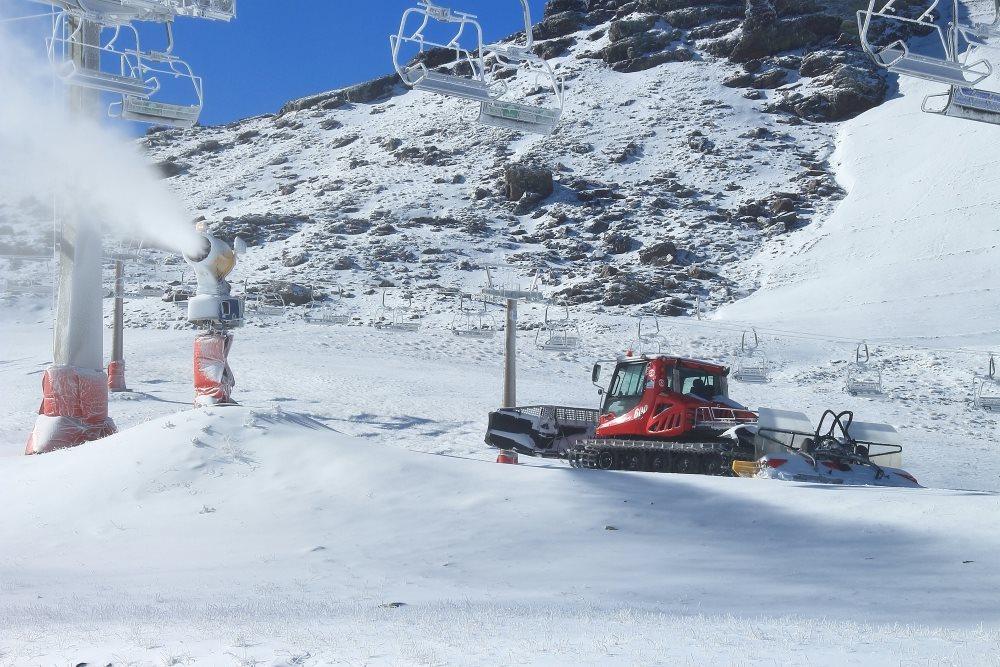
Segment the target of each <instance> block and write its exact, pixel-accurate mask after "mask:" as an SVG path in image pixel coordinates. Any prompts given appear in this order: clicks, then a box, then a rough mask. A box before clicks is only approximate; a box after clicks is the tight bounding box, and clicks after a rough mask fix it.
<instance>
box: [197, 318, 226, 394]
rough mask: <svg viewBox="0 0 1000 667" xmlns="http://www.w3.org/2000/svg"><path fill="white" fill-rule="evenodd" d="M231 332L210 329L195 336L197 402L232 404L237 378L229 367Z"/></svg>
mask: <svg viewBox="0 0 1000 667" xmlns="http://www.w3.org/2000/svg"><path fill="white" fill-rule="evenodd" d="M232 347H233V335H232V334H230V333H220V332H210V333H203V334H199V335H198V336H197V337H195V339H194V405H195V407H203V406H206V405H219V404H226V403H232V402H233V398H232V394H233V387H235V386H236V378H235V377H234V376H233V371H232V369H231V368H230V367H229V361H228V358H229V350H230V349H231V348H232Z"/></svg>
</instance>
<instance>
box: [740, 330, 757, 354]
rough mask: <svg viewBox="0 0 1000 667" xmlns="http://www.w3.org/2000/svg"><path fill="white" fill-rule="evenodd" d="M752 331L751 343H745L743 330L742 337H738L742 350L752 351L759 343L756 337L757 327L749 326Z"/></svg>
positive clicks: (745, 337)
mask: <svg viewBox="0 0 1000 667" xmlns="http://www.w3.org/2000/svg"><path fill="white" fill-rule="evenodd" d="M750 330H751V331H752V332H753V345H747V332H746V331H744V332H743V337H742V338H740V350H742V351H743V352H753V351H754V350H756V349H757V347H758V346H759V345H760V339H759V338H758V337H757V329H755V328H753V327H751V329H750Z"/></svg>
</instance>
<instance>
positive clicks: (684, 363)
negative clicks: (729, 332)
mask: <svg viewBox="0 0 1000 667" xmlns="http://www.w3.org/2000/svg"><path fill="white" fill-rule="evenodd" d="M728 374H729V369H728V368H726V367H725V366H720V365H718V364H713V363H709V362H706V361H697V360H694V359H686V358H683V357H673V356H665V355H654V356H642V357H637V358H635V359H625V360H622V359H619V360H618V361H617V363H616V366H615V371H614V375H613V376H612V378H611V382H610V384H609V385H608V388H607V390H606V391H605V392H604V402H603V405H602V408H601V415H600V417H599V418H598V426H597V430H596V433H595V437H597V438H618V439H629V440H631V439H667V440H689V439H690V440H701V439H704V438H706V437H708V438H712V437H716V436H717V435H718V434H719V433H721V432H722V431H725V430H727V429H729V428H732V427H733V426H737V425H739V424H746V423H753V422H755V421H756V420H757V415H756V414H755V413H754V412H752V411H750V410H748V409H747V408H746V407H744V406H742V405H740V404H738V403H736V402H734V401H731V400H730V399H729V387H728V382H727V376H728ZM597 375H599V371H598V370H597V369H595V381H596V376H597Z"/></svg>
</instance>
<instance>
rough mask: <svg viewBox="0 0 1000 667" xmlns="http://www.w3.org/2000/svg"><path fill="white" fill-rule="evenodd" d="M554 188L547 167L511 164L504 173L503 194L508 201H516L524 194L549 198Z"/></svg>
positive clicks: (550, 173) (549, 170)
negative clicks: (528, 193)
mask: <svg viewBox="0 0 1000 667" xmlns="http://www.w3.org/2000/svg"><path fill="white" fill-rule="evenodd" d="M554 189H555V186H554V184H553V181H552V170H551V169H549V168H547V167H542V166H539V165H531V164H524V163H521V164H511V165H508V166H507V168H506V170H505V171H504V193H505V194H506V195H507V200H508V201H518V200H520V199H521V197H523V196H524V193H526V192H532V193H535V194H538V195H541V196H542V199H544V198H546V197H548V196H550V195H551V194H552V192H553V191H554Z"/></svg>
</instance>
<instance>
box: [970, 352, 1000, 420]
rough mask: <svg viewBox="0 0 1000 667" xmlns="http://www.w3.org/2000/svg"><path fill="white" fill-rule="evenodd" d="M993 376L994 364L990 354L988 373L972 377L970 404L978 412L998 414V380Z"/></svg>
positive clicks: (999, 393) (999, 400)
mask: <svg viewBox="0 0 1000 667" xmlns="http://www.w3.org/2000/svg"><path fill="white" fill-rule="evenodd" d="M995 375H996V362H995V361H994V359H993V355H992V354H991V355H990V365H989V372H988V373H987V374H986V375H975V376H974V377H973V396H972V402H973V405H975V406H976V407H977V408H979V409H980V410H986V411H987V412H1000V380H998V379H997V378H996V377H995Z"/></svg>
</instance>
